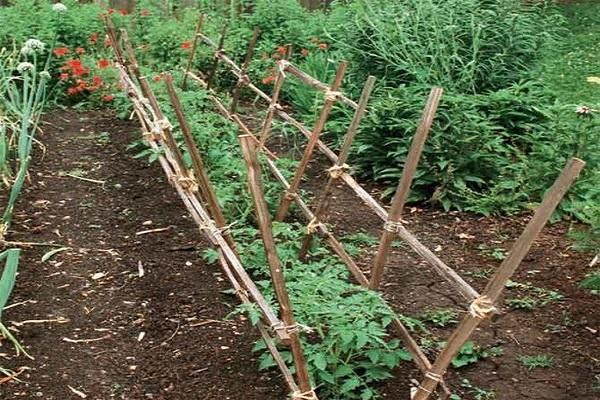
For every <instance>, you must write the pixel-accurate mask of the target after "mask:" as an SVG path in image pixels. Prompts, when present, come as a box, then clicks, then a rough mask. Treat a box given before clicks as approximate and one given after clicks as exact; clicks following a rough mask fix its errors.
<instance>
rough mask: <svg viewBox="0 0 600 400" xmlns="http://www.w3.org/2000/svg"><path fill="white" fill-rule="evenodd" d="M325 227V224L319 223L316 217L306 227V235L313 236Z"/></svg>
mask: <svg viewBox="0 0 600 400" xmlns="http://www.w3.org/2000/svg"><path fill="white" fill-rule="evenodd" d="M324 227H325V226H324V225H323V223H321V222H319V220H318V219H317V217H314V218H313V219H311V220H310V222H309V223H308V225H307V226H306V233H308V234H309V235H312V234H313V233H315V232H317V231H318V230H319V229H321V228H324Z"/></svg>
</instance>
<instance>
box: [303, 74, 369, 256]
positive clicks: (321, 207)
mask: <svg viewBox="0 0 600 400" xmlns="http://www.w3.org/2000/svg"><path fill="white" fill-rule="evenodd" d="M374 87H375V77H374V76H369V78H368V79H367V82H366V83H365V86H364V87H363V90H362V93H361V95H360V100H359V102H358V108H357V109H356V112H355V113H354V117H353V118H352V122H351V123H350V126H349V127H348V131H347V132H346V136H345V138H344V143H343V144H342V148H341V150H340V154H339V156H338V159H337V161H336V163H335V164H334V166H333V167H332V168H330V169H329V178H328V179H327V183H326V184H325V187H324V188H323V190H322V191H321V195H320V197H319V199H318V200H317V205H316V206H315V211H314V215H315V216H314V218H315V219H316V221H319V222H323V219H324V218H325V216H326V214H327V211H328V206H329V198H330V196H331V189H332V186H333V184H334V183H335V182H336V181H337V180H338V179H339V178H340V176H341V173H342V172H344V171H346V170H347V169H348V168H349V167H348V165H346V161H348V157H349V155H350V148H351V147H352V143H353V142H354V138H355V137H356V134H357V132H358V127H359V126H360V122H361V121H362V118H363V117H364V115H365V112H366V111H367V104H368V102H369V98H370V97H371V92H372V91H373V88H374ZM312 237H313V232H311V231H310V230H308V231H307V233H306V235H305V236H304V239H303V240H302V246H301V247H300V254H299V257H300V259H301V260H303V259H305V257H306V255H307V254H308V250H309V249H310V246H311V244H312Z"/></svg>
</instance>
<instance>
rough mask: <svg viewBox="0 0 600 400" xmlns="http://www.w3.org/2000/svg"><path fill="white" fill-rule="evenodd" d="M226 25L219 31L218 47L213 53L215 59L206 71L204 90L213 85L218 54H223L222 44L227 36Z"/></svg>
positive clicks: (217, 64)
mask: <svg viewBox="0 0 600 400" xmlns="http://www.w3.org/2000/svg"><path fill="white" fill-rule="evenodd" d="M227 28H228V25H227V24H225V25H223V30H221V37H220V38H219V45H218V47H217V51H216V52H215V58H214V60H213V63H212V66H211V68H210V70H209V71H208V76H207V78H206V83H207V86H206V89H207V90H208V89H210V88H211V87H212V84H213V80H214V79H215V75H216V73H217V67H218V66H219V59H220V58H219V56H218V55H219V54H220V53H222V52H223V44H224V43H225V35H226V34H227Z"/></svg>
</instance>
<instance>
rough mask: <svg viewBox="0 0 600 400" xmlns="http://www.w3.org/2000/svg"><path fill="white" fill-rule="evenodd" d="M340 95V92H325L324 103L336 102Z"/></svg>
mask: <svg viewBox="0 0 600 400" xmlns="http://www.w3.org/2000/svg"><path fill="white" fill-rule="evenodd" d="M341 95H342V92H337V91H335V90H329V89H328V90H327V91H326V92H325V100H326V101H336V100H337V99H338V97H340V96H341Z"/></svg>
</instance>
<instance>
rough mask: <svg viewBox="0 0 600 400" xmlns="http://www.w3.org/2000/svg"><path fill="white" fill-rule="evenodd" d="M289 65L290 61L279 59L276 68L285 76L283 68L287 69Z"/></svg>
mask: <svg viewBox="0 0 600 400" xmlns="http://www.w3.org/2000/svg"><path fill="white" fill-rule="evenodd" d="M290 65H291V63H290V62H289V61H288V60H279V61H277V69H278V70H279V73H280V74H281V75H282V76H283V77H285V70H286V69H287V67H289V66H290Z"/></svg>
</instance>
